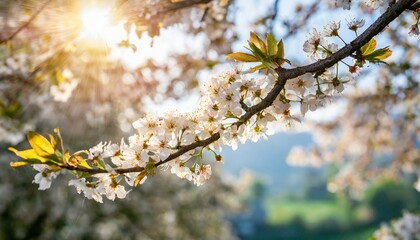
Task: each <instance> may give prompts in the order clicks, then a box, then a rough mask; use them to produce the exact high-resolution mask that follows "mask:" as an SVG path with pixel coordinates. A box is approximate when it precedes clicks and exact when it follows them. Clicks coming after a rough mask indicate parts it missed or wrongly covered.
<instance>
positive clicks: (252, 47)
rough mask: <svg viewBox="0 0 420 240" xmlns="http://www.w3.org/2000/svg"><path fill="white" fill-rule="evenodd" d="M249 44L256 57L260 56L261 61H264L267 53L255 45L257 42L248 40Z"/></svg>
mask: <svg viewBox="0 0 420 240" xmlns="http://www.w3.org/2000/svg"><path fill="white" fill-rule="evenodd" d="M248 45H249V47H250V48H251V49H249V50H250V51H251V52H252V53H253V54H254V56H255V57H257V58H258V60H259V61H264V59H265V57H266V56H265V53H263V52H262V51H261V50H260V49H259V48H258V47H257V46H255V44H253V43H252V42H250V41H248Z"/></svg>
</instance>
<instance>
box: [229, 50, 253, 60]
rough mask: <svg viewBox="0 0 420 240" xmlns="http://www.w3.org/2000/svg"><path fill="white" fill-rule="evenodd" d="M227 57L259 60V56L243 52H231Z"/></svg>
mask: <svg viewBox="0 0 420 240" xmlns="http://www.w3.org/2000/svg"><path fill="white" fill-rule="evenodd" d="M226 57H227V58H230V59H233V60H236V61H239V62H258V58H256V57H255V56H254V55H251V54H248V53H242V52H235V53H231V54H228V55H227V56H226Z"/></svg>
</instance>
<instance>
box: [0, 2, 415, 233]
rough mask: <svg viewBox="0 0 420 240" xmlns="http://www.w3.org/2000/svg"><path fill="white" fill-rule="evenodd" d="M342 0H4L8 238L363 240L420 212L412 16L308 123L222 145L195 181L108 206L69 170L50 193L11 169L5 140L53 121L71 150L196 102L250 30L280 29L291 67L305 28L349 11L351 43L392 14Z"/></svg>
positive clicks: (0, 16)
mask: <svg viewBox="0 0 420 240" xmlns="http://www.w3.org/2000/svg"><path fill="white" fill-rule="evenodd" d="M337 2H339V1H332V0H331V1H329V0H326V1H310V0H302V1H294V2H290V1H282V0H264V1H260V0H241V1H239V0H236V1H234V0H226V1H224V0H221V1H219V0H213V1H211V0H184V1H182V0H180V1H178V0H177V1H175V0H171V1H169V0H146V1H144V0H142V1H139V0H128V1H124V0H123V1H81V0H80V1H79V0H78V1H66V0H50V1H34V0H17V1H16V0H3V1H1V2H0V28H1V31H0V89H1V91H0V239H355V240H356V239H369V238H370V237H371V236H373V233H374V232H375V230H377V229H378V228H379V227H380V226H381V224H382V223H386V222H390V221H391V220H393V219H397V218H400V217H401V216H402V215H403V212H404V211H409V212H414V213H419V210H420V208H419V207H420V193H419V192H418V190H420V183H419V182H418V180H417V178H418V175H420V169H419V166H420V154H419V139H418V136H419V134H418V133H419V126H420V124H419V118H418V115H419V113H420V109H419V106H418V102H419V100H420V99H419V95H418V89H419V88H418V84H419V81H420V79H419V78H420V77H419V76H420V73H419V70H420V56H419V54H418V52H419V47H420V46H419V41H418V40H419V39H418V36H411V35H412V34H409V31H410V26H412V24H414V23H415V20H416V19H415V17H414V14H413V13H411V12H406V13H404V14H403V15H402V16H401V17H400V18H398V19H397V20H396V21H395V22H394V23H392V24H391V25H390V26H389V27H388V28H387V29H386V30H385V31H384V32H383V33H382V34H381V35H380V36H378V37H377V41H378V46H380V47H385V46H388V45H390V46H391V49H392V51H393V55H392V57H391V58H390V60H389V61H388V62H389V65H378V66H377V65H371V66H369V67H368V68H367V69H364V70H362V71H360V72H358V73H357V78H356V79H357V81H356V84H355V85H353V86H349V87H348V89H346V91H345V92H344V93H343V94H341V95H339V96H337V97H336V99H334V102H333V103H332V104H330V105H328V106H326V107H325V108H323V109H321V110H320V111H317V112H309V113H308V114H307V115H306V116H305V120H304V121H303V122H302V123H301V124H295V126H283V125H281V124H277V125H276V124H273V125H272V126H271V129H270V131H271V133H272V134H273V135H272V136H269V138H268V140H267V141H262V142H258V143H246V144H245V145H242V146H239V149H238V150H236V151H232V150H231V149H228V148H226V149H223V151H222V156H223V161H224V164H220V163H213V164H212V166H213V169H214V173H213V175H212V177H211V179H210V180H209V181H208V182H207V183H206V184H205V185H204V186H202V187H196V186H193V185H192V184H190V183H189V182H186V181H183V180H180V179H178V178H177V177H176V176H173V175H171V174H167V173H166V172H159V174H158V175H157V176H155V177H153V178H151V179H150V180H148V181H147V182H146V183H145V184H143V185H141V186H139V187H137V188H135V189H133V190H132V191H131V192H130V193H129V195H128V197H127V198H126V199H124V200H116V201H115V202H111V201H105V202H104V203H103V204H99V203H97V202H94V201H91V200H88V199H85V198H84V197H83V196H81V195H78V194H77V193H76V190H75V189H74V188H71V187H69V186H67V185H68V180H69V178H68V176H67V177H66V176H63V175H61V176H59V177H58V179H57V180H55V181H54V182H53V184H52V187H51V189H49V190H46V191H45V192H42V191H38V190H37V185H36V184H33V183H31V181H32V180H33V177H34V174H35V171H34V170H33V169H32V168H30V167H25V168H22V169H12V168H11V167H10V166H9V163H10V162H11V161H14V160H16V159H15V157H14V156H12V154H11V152H10V151H8V150H7V149H8V147H16V148H18V149H24V148H26V147H27V143H25V133H26V132H27V131H28V130H36V131H39V132H41V133H43V134H46V133H51V132H52V131H53V129H54V128H55V127H58V128H60V130H61V132H62V135H63V139H64V142H65V144H66V147H68V148H70V150H71V152H75V151H77V150H80V149H88V148H90V147H92V146H94V145H96V144H97V143H98V142H100V141H113V142H119V141H120V139H121V138H122V137H127V136H129V135H130V134H132V133H133V132H134V129H133V128H132V127H131V123H132V122H133V121H134V120H136V119H137V118H139V117H141V116H143V114H144V113H146V112H148V113H155V114H162V113H164V112H166V111H168V110H171V109H175V108H176V109H179V110H180V111H192V110H194V108H195V107H196V106H195V103H196V102H197V100H198V99H199V96H200V92H199V87H200V86H201V85H202V84H203V82H204V81H206V80H207V79H208V78H209V76H210V75H211V74H214V73H222V72H224V71H227V70H232V69H233V68H234V67H235V65H234V64H233V63H232V62H227V61H226V59H225V55H226V54H227V53H230V52H232V51H243V50H244V49H243V46H245V45H246V40H247V39H248V36H249V32H250V31H256V32H257V33H259V34H260V35H263V34H264V33H265V32H272V33H273V34H274V35H275V36H276V37H277V38H278V39H280V38H282V39H283V40H284V44H285V46H286V57H287V58H288V59H290V60H291V61H292V63H293V65H294V66H298V65H301V64H306V63H308V60H307V58H306V54H305V53H304V52H303V50H302V45H303V43H304V41H305V39H306V36H307V34H308V32H310V31H311V29H312V28H314V27H315V28H317V29H319V31H321V30H322V26H323V25H325V24H327V23H328V22H329V21H331V20H335V21H337V22H338V21H340V23H341V27H342V31H341V30H340V34H341V36H342V37H343V38H344V39H345V40H346V41H348V42H349V41H351V40H352V39H353V38H354V37H355V36H354V33H352V32H351V31H349V30H348V29H347V22H348V21H351V20H352V19H353V18H355V17H357V18H363V19H365V21H366V24H365V26H364V27H363V28H362V30H363V29H365V28H366V27H368V26H369V25H370V24H371V23H372V22H373V21H374V20H375V19H376V18H377V17H378V16H379V15H380V13H381V12H383V11H384V7H379V8H378V9H376V10H372V9H371V8H368V7H366V6H364V5H363V3H362V2H360V3H359V2H357V3H353V8H352V10H349V11H348V10H343V9H342V8H341V7H340V6H338V7H337V6H336V5H337ZM359 33H360V32H359ZM341 46H342V45H341ZM303 56H305V57H303ZM346 61H347V62H348V63H349V64H351V60H346ZM247 67H248V65H246V64H245V65H240V68H242V69H246V68H247ZM342 71H343V72H344V73H346V72H347V73H348V69H346V67H345V65H344V67H343V69H342ZM293 111H295V112H294V113H295V114H297V113H298V112H299V109H298V108H293ZM413 239H414V238H413Z"/></svg>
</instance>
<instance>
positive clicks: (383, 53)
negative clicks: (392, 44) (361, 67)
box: [366, 47, 392, 62]
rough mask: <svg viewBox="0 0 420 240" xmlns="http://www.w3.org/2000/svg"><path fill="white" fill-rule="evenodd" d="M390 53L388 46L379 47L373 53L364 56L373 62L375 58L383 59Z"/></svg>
mask: <svg viewBox="0 0 420 240" xmlns="http://www.w3.org/2000/svg"><path fill="white" fill-rule="evenodd" d="M391 55H392V51H391V49H389V47H386V48H380V49H378V50H375V51H374V52H373V53H371V54H369V55H367V56H366V60H368V61H370V62H373V61H375V60H384V59H386V58H388V57H389V56H391Z"/></svg>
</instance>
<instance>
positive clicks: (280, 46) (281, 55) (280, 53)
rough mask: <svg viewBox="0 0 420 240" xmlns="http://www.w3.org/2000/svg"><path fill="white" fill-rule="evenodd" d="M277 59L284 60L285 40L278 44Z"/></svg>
mask: <svg viewBox="0 0 420 240" xmlns="http://www.w3.org/2000/svg"><path fill="white" fill-rule="evenodd" d="M277 57H278V58H280V59H283V58H284V46H283V40H280V41H279V43H278V44H277Z"/></svg>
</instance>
